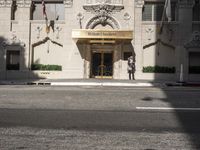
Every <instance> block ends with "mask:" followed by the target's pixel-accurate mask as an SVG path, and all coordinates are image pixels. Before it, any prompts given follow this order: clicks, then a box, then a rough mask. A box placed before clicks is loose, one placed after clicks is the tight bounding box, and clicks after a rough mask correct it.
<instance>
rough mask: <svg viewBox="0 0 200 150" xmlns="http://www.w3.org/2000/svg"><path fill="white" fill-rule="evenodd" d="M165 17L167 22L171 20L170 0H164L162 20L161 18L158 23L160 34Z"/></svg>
mask: <svg viewBox="0 0 200 150" xmlns="http://www.w3.org/2000/svg"><path fill="white" fill-rule="evenodd" d="M165 18H167V21H168V22H170V21H171V20H172V16H171V0H165V5H164V9H163V14H162V20H161V25H160V32H159V33H160V34H161V33H162V29H163V26H164V21H165Z"/></svg>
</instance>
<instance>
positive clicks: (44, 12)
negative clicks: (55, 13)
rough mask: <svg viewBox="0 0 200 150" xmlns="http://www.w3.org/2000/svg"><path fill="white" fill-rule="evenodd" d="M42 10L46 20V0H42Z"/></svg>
mask: <svg viewBox="0 0 200 150" xmlns="http://www.w3.org/2000/svg"><path fill="white" fill-rule="evenodd" d="M42 12H43V16H44V18H45V20H48V18H47V13H46V6H45V3H44V0H42Z"/></svg>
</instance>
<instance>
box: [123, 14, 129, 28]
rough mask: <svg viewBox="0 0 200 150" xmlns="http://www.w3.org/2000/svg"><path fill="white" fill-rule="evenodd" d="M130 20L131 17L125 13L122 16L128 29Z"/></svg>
mask: <svg viewBox="0 0 200 150" xmlns="http://www.w3.org/2000/svg"><path fill="white" fill-rule="evenodd" d="M130 19H131V16H130V15H129V14H128V13H127V12H126V13H125V14H124V20H125V21H126V27H127V29H129V20H130Z"/></svg>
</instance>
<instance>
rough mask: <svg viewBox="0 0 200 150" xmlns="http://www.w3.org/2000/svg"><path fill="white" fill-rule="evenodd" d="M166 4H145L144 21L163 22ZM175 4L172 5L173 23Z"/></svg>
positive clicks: (173, 19)
mask: <svg viewBox="0 0 200 150" xmlns="http://www.w3.org/2000/svg"><path fill="white" fill-rule="evenodd" d="M163 10H164V3H145V5H144V7H143V11H142V20H143V21H161V20H162V14H163ZM175 10H176V5H175V3H172V4H171V14H172V21H175Z"/></svg>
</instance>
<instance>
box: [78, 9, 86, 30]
mask: <svg viewBox="0 0 200 150" xmlns="http://www.w3.org/2000/svg"><path fill="white" fill-rule="evenodd" d="M83 18H84V16H83V14H82V13H80V12H79V13H78V14H77V20H78V21H79V25H80V29H82V20H83Z"/></svg>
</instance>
